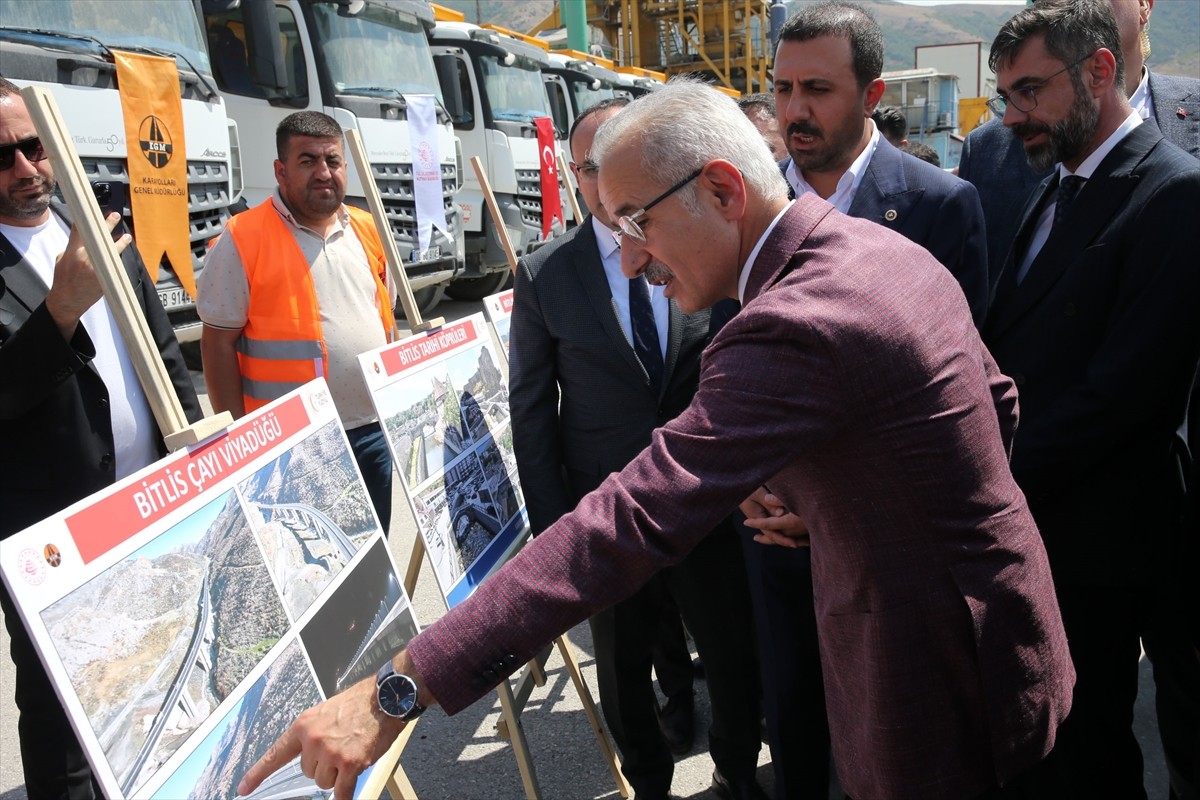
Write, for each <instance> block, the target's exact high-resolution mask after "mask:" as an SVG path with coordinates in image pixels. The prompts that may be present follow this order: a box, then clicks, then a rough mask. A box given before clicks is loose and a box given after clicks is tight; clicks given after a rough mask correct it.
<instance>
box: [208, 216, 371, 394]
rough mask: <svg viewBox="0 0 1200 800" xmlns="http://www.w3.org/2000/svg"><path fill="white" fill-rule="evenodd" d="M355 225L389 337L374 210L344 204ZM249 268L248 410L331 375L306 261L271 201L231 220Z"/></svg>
mask: <svg viewBox="0 0 1200 800" xmlns="http://www.w3.org/2000/svg"><path fill="white" fill-rule="evenodd" d="M346 210H347V211H349V212H350V227H351V229H352V230H353V231H354V234H355V236H357V237H358V241H359V242H360V243H361V244H362V247H363V250H364V251H366V254H367V261H368V262H369V263H370V267H371V275H372V277H374V278H375V288H376V298H375V305H376V308H377V309H378V310H379V322H380V324H381V325H383V330H384V336H386V337H387V339H388V341H391V332H392V326H393V325H394V324H395V323H394V320H393V318H392V304H391V300H390V299H389V297H388V291H387V288H386V286H385V282H384V279H385V276H386V275H387V273H386V269H387V262H386V260H385V259H384V255H383V245H382V244H381V243H380V241H379V234H378V232H377V231H376V228H375V221H374V219H373V218H372V217H371V215H370V214H369V213H367V212H366V211H363V210H361V209H358V208H353V207H351V206H346ZM226 229H227V230H228V231H229V235H230V236H232V237H233V243H234V245H235V246H236V247H237V251H238V255H239V256H240V257H241V260H242V267H243V269H245V270H246V281H247V283H248V284H249V287H250V309H249V314H248V317H247V319H246V326H245V328H243V330H242V336H241V338H240V339H238V343H237V349H238V367H239V368H240V370H241V373H242V401H243V402H244V403H245V409H246V412H247V413H249V412H251V411H253V410H255V409H256V408H259V407H261V406H264V405H266V404H267V403H269V402H271V401H272V400H275V399H276V398H279V397H282V396H283V395H285V394H287V393H288V392H290V391H292V390H293V389H297V388H299V387H300V386H303V385H304V384H305V383H308V382H309V381H311V380H313V379H314V378H317V377H325V376H326V374H327V369H326V364H327V363H328V353H327V352H326V350H325V337H324V336H323V335H322V334H321V312H320V309H319V308H318V306H317V292H316V287H315V285H314V284H313V279H312V274H311V273H310V270H309V265H308V261H307V260H306V259H305V258H304V253H303V251H301V250H300V245H299V244H297V243H296V239H295V237H294V236H293V235H292V232H291V230H290V229H289V228H288V225H287V223H286V222H285V221H284V220H283V219H282V218H281V217H280V216H279V212H277V211H276V210H275V208H274V206H273V203H272V201H271V200H270V199H268V200H267V201H266V202H264V203H261V204H259V205H257V206H255V207H254V208H251V209H249V210H247V211H243V212H242V213H241V214H238V215H237V216H235V217H233V218H232V219H230V220H229V222H228V223H227V225H226Z"/></svg>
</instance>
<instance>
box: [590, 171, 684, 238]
mask: <svg viewBox="0 0 1200 800" xmlns="http://www.w3.org/2000/svg"><path fill="white" fill-rule="evenodd" d="M705 166H707V165H705ZM701 172H704V167H700V168H699V169H697V170H696V171H695V172H693V173H692V174H691V175H688V176H687V177H686V178H684V179H683V180H681V181H680V182H679V183H677V184H675V185H674V186H672V187H671V188H670V189H667V190H666V191H665V192H663V193H662V194H660V195H659V196H658V197H656V198H654V199H653V200H651V201H650V202H649V203H646V205H644V206H642V207H641V208H639V209H638V210H637V211H635V212H633V213H632V214H626V215H625V216H623V217H618V218H617V229H616V230H614V231H613V238H614V239H616V240H617V244H618V245H619V244H621V237H622V236H628V237H629V238H631V239H633V240H634V241H636V242H644V241H646V234H645V233H643V232H642V228H641V226H640V225H638V224H637V218H638V217H641V216H644V215H645V213H646V212H647V211H649V210H650V209H652V208H654V207H655V206H656V205H658V204H659V203H661V202H662V201H663V200H666V199H667V198H668V197H670V196H671V195H673V194H675V193H676V192H678V191H679V190H680V189H682V188H683V187H685V186H687V185H688V184H689V183H691V182H692V181H694V180H696V178H698V177H700V173H701Z"/></svg>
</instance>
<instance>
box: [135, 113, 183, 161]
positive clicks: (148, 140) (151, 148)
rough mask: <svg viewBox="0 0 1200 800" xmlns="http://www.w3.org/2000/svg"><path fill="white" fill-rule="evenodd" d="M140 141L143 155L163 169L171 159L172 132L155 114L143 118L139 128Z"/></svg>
mask: <svg viewBox="0 0 1200 800" xmlns="http://www.w3.org/2000/svg"><path fill="white" fill-rule="evenodd" d="M138 143H139V144H140V145H141V147H142V155H144V156H145V157H146V160H147V161H149V162H150V163H151V164H152V165H154V166H155V167H157V168H158V169H162V168H163V167H165V166H166V165H167V163H168V162H169V161H170V160H171V154H172V152H173V149H174V148H173V146H172V144H171V132H170V131H169V130H167V126H166V125H164V124H163V121H162V120H161V119H159V118H158V117H155V116H153V115H151V116H149V117H146V118H145V119H144V120H142V124H141V127H139V128H138Z"/></svg>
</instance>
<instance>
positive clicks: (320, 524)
mask: <svg viewBox="0 0 1200 800" xmlns="http://www.w3.org/2000/svg"><path fill="white" fill-rule="evenodd" d="M0 575H2V576H3V579H4V582H5V584H6V585H7V587H8V589H9V592H10V594H11V595H12V597H13V599H14V601H15V603H16V605H17V607H18V610H19V612H20V615H21V617H22V619H23V621H24V623H25V625H26V628H27V629H28V630H29V631H30V634H31V638H32V639H33V641H34V644H35V645H36V646H37V648H38V650H39V653H40V654H41V657H42V661H43V663H44V664H45V665H46V668H47V672H48V673H49V674H50V676H51V680H52V681H53V683H54V685H55V689H56V691H57V692H58V694H59V698H60V699H61V701H62V703H63V705H64V707H65V708H66V710H67V713H68V716H69V717H70V719H71V722H72V725H73V726H74V728H75V731H76V733H77V735H78V736H79V739H80V741H81V743H82V744H83V747H84V750H85V752H86V753H87V755H88V758H89V760H90V761H91V763H92V766H93V770H94V772H95V775H96V777H97V779H98V780H99V782H100V784H101V786H102V787H103V790H104V792H105V794H106V795H107V796H108V797H110V798H124V797H153V798H163V800H178V798H184V797H189V796H191V797H206V798H210V797H211V798H217V797H228V798H233V797H236V796H237V792H236V787H237V783H238V781H239V780H240V778H241V776H242V775H243V774H244V773H245V771H246V770H247V769H248V768H249V767H250V765H251V764H253V763H254V762H255V761H256V760H257V759H258V758H259V757H261V756H262V754H263V753H265V752H266V749H267V748H268V747H269V746H270V745H271V744H272V743H273V742H274V741H275V740H276V739H277V738H278V737H279V735H281V734H282V733H283V732H284V730H286V728H287V726H288V725H290V724H291V722H292V720H293V719H294V718H295V717H296V715H297V714H298V713H299V712H300V711H302V710H304V709H305V708H308V707H310V706H312V705H315V704H316V703H318V702H320V701H321V700H324V699H326V698H328V697H329V696H331V695H333V694H335V693H337V692H338V691H340V690H341V689H342V688H345V687H347V686H349V685H350V684H352V683H354V682H356V681H358V680H360V679H361V678H363V677H366V676H367V675H370V674H373V673H374V671H375V670H376V669H378V667H379V666H380V665H381V664H382V663H383V661H384V660H385V659H386V658H388V657H390V656H391V655H393V654H394V653H395V652H396V651H397V650H399V649H400V648H401V647H402V646H403V645H404V644H406V643H407V641H408V640H409V639H411V638H412V637H413V636H414V635H416V633H417V631H418V624H417V621H416V619H415V617H414V615H413V610H412V607H411V605H410V603H409V599H408V596H407V595H406V594H405V592H404V589H403V587H402V585H401V582H400V580H399V578H398V577H397V572H396V568H395V565H394V564H393V563H392V560H391V556H390V554H389V552H388V548H387V545H386V543H385V541H384V538H383V533H382V531H381V530H380V527H379V522H378V519H377V518H376V516H375V512H374V509H373V507H372V505H371V503H370V500H369V498H368V495H367V490H366V487H365V486H364V485H363V482H362V476H361V475H360V474H359V471H358V467H357V464H356V462H355V460H354V457H353V454H352V453H351V451H350V447H349V444H348V442H347V440H346V435H345V433H344V431H343V430H342V427H341V423H340V421H339V420H338V417H337V412H336V409H335V408H334V405H333V401H332V398H331V397H330V395H329V390H328V387H327V386H326V384H325V382H324V381H323V380H320V379H318V380H316V381H313V382H312V383H310V384H307V385H306V386H304V387H302V388H301V389H299V390H297V391H295V392H293V393H291V394H289V395H287V396H285V397H283V398H281V399H279V400H277V401H275V402H274V403H271V404H270V405H268V406H265V407H264V408H262V409H260V410H259V411H258V412H256V413H254V414H251V415H248V416H246V417H244V418H242V419H241V420H239V421H238V422H237V423H236V424H234V425H232V426H231V427H230V428H228V429H227V430H226V431H225V432H223V433H221V434H219V435H216V436H214V437H212V438H210V439H207V440H205V441H203V442H201V443H199V444H197V445H193V446H191V447H188V448H187V449H186V450H180V451H177V452H176V453H174V454H172V455H170V456H167V457H166V458H164V459H162V460H160V461H158V462H157V463H155V464H152V465H150V466H148V467H146V468H145V469H143V470H141V471H139V472H137V473H135V474H133V475H131V476H129V477H128V478H125V479H123V480H121V481H119V482H117V483H116V484H114V485H113V486H111V487H109V488H108V489H105V490H104V491H102V492H99V493H97V494H95V495H92V496H91V497H88V498H86V499H84V500H82V501H80V502H78V503H76V504H74V505H72V506H71V507H69V508H67V509H66V510H64V511H62V512H60V513H59V514H56V515H54V516H53V517H50V518H49V519H46V520H44V521H42V522H40V523H38V524H37V525H35V526H33V527H31V528H28V529H26V530H24V531H22V532H20V533H18V534H15V535H14V536H11V537H9V538H8V539H6V540H4V541H3V542H0ZM369 776H370V772H368V773H364V775H363V776H362V777H360V779H359V787H360V791H361V787H362V786H363V785H364V784H365V782H366V781H367V779H368V778H369ZM268 794H269V795H271V796H292V797H299V796H303V797H326V796H329V795H330V794H331V793H330V792H326V791H323V790H321V789H319V788H318V787H317V786H316V785H315V784H314V783H313V782H312V781H311V780H309V779H307V778H305V777H304V775H303V773H302V772H301V770H300V764H299V760H298V759H297V760H296V761H294V762H293V763H291V764H289V765H287V766H285V767H284V768H283V769H282V770H280V771H279V772H278V773H276V774H275V775H274V776H272V777H271V779H270V780H269V782H268V783H267V784H264V787H262V788H260V789H259V790H258V792H256V795H258V796H262V797H266V796H268Z"/></svg>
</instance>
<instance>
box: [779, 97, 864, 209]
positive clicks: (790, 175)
mask: <svg viewBox="0 0 1200 800" xmlns="http://www.w3.org/2000/svg"><path fill="white" fill-rule="evenodd" d="M867 124H868V125H870V126H871V138H870V140H869V141H868V142H867V146H866V147H864V148H863V151H862V152H861V153H859V154H858V158H856V159H854V161H853V162H852V163H851V164H850V166H849V167H848V168H847V169H846V171H845V172H844V173H842V177H841V178H839V179H838V184H837V188H835V189H834V190H833V194H831V195H829V197H828V198H826V199H827V200H828V201H829V204H830V205H831V206H833V207H834V208H836V209H837V210H838V211H840V212H842V213H843V214H847V213H849V211H850V206H851V205H852V204H853V203H854V195H855V194H857V193H858V187H859V185H860V184H861V183H862V179H863V176H864V175H866V173H867V165H868V164H870V163H871V158H872V157H873V156H874V155H875V149H876V148H877V147H878V146H879V139H880V135H879V129H878V128H877V127H875V120H872V119H868V120H867ZM787 180H788V183H790V184H791V185H792V191H793V192H794V193H795V195H796V197H799V196H800V195H802V194H804V193H805V192H814V193H815V190H814V189H813V188H812V186H810V185H809V183H808V181H806V180H804V176H803V175H801V174H800V168H799V167H797V166H796V162H795V161H792V162H791V163H789V164H788V168H787Z"/></svg>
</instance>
